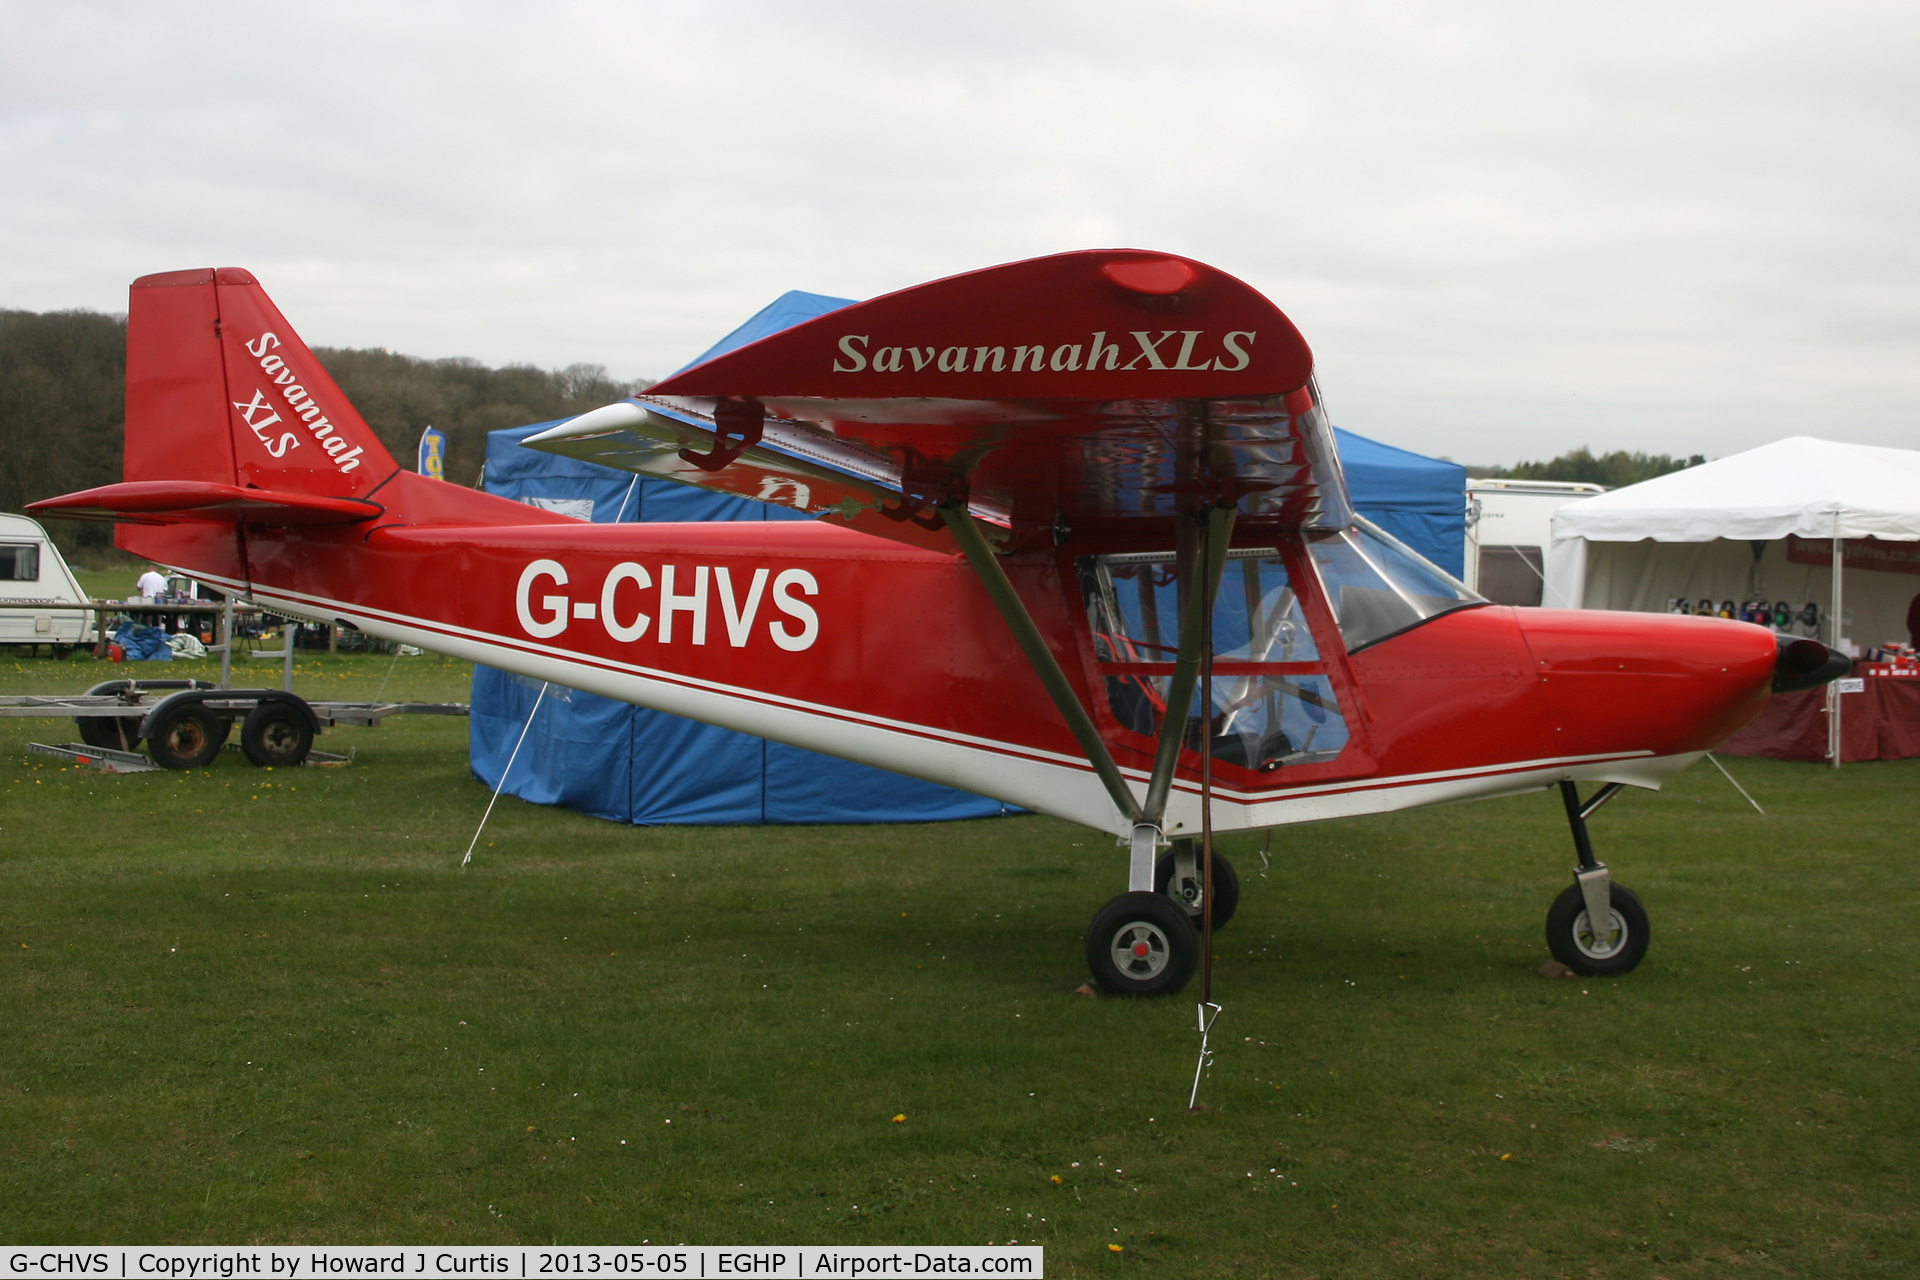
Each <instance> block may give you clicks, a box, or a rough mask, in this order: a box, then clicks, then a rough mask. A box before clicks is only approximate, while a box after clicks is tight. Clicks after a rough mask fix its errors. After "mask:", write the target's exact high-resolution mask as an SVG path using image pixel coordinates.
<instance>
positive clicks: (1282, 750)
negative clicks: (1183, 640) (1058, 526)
mask: <svg viewBox="0 0 1920 1280" xmlns="http://www.w3.org/2000/svg"><path fill="white" fill-rule="evenodd" d="M1080 579H1081V590H1082V593H1083V596H1084V598H1085V600H1086V602H1087V615H1088V622H1089V624H1090V628H1091V630H1092V632H1093V645H1094V656H1095V659H1096V660H1097V661H1098V662H1099V664H1100V667H1101V672H1102V675H1103V676H1104V677H1105V683H1106V693H1107V705H1108V709H1109V710H1110V711H1111V712H1112V713H1113V716H1114V718H1115V719H1116V720H1118V721H1119V722H1120V724H1121V725H1122V726H1123V727H1124V728H1126V729H1129V730H1131V731H1133V732H1135V733H1139V734H1143V735H1146V736H1149V737H1151V736H1154V735H1157V734H1158V733H1159V732H1160V722H1161V720H1162V719H1163V718H1164V716H1165V714H1166V706H1167V692H1168V688H1169V686H1170V685H1171V683H1172V676H1173V664H1174V661H1175V660H1176V659H1177V658H1178V656H1179V648H1180V600H1179V587H1178V585H1177V583H1176V581H1175V576H1174V557H1173V555H1172V554H1171V553H1159V552H1154V553H1144V554H1135V555H1111V556H1092V557H1087V558H1085V559H1083V560H1081V561H1080ZM1213 645H1214V678H1213V681H1212V687H1211V689H1210V690H1208V689H1201V690H1198V691H1196V693H1195V697H1194V706H1193V708H1192V711H1191V712H1190V714H1189V718H1188V728H1187V735H1186V745H1187V747H1188V748H1189V749H1191V750H1195V751H1198V750H1199V749H1200V743H1201V739H1202V737H1203V735H1204V736H1205V738H1206V739H1207V740H1208V744H1209V749H1210V750H1211V752H1212V754H1213V757H1214V759H1216V760H1218V761H1220V762H1221V763H1223V764H1232V765H1238V766H1239V767H1241V768H1244V769H1251V770H1254V771H1256V772H1270V771H1272V770H1275V769H1279V768H1281V767H1282V766H1285V765H1299V764H1316V763H1325V762H1326V761H1329V760H1332V759H1334V758H1335V757H1337V756H1338V755H1339V754H1340V753H1341V751H1342V750H1343V749H1344V748H1345V747H1346V745H1347V742H1348V738H1349V733H1348V730H1347V721H1346V716H1345V714H1344V713H1343V711H1342V710H1341V707H1340V704H1339V698H1338V695H1337V693H1336V691H1335V689H1334V687H1333V683H1332V681H1331V679H1330V678H1329V677H1328V675H1327V672H1326V666H1325V664H1324V662H1323V661H1322V659H1321V654H1320V650H1319V647H1318V646H1317V645H1316V644H1315V642H1314V637H1313V630H1312V628H1311V627H1310V626H1309V625H1308V622H1307V617H1306V614H1305V611H1304V610H1303V609H1302V607H1301V602H1300V599H1299V597H1298V596H1297V595H1296V594H1295V591H1294V584H1293V582H1292V580H1291V579H1290V577H1289V574H1288V570H1287V564H1286V561H1285V560H1284V559H1283V558H1282V557H1281V555H1280V553H1279V551H1278V550H1277V549H1275V548H1272V547H1253V548H1242V549H1236V550H1234V551H1230V552H1229V553H1228V554H1227V565H1226V572H1225V574H1224V575H1223V577H1222V578H1221V583H1220V594H1219V595H1218V596H1217V597H1216V598H1215V601H1214V609H1213ZM1209 704H1210V705H1209Z"/></svg>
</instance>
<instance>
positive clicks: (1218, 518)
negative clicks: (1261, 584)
mask: <svg viewBox="0 0 1920 1280" xmlns="http://www.w3.org/2000/svg"><path fill="white" fill-rule="evenodd" d="M939 510H940V515H941V518H942V519H943V520H945V521H946V525H947V528H948V529H949V530H951V531H952V533H953V537H954V541H956V542H958V543H959V544H960V550H961V551H962V552H963V553H965V555H966V557H967V562H968V564H970V565H971V566H972V567H973V571H974V574H975V576H977V577H978V578H979V579H980V585H981V586H982V587H984V588H985V589H986V592H987V595H988V597H989V598H991V599H992V601H993V603H994V606H995V607H996V608H997V609H998V610H999V611H1000V616H1001V618H1002V619H1003V620H1004V621H1005V622H1006V624H1007V629H1008V630H1010V631H1011V632H1013V637H1014V640H1015V641H1016V642H1017V643H1018V644H1019V645H1020V649H1021V651H1022V652H1023V653H1024V654H1025V655H1026V657H1027V661H1028V663H1029V664H1030V665H1031V666H1032V667H1033V671H1034V674H1035V675H1037V676H1038V677H1039V678H1040V683H1041V684H1042V685H1043V686H1044V687H1045V688H1046V690H1047V694H1048V696H1049V697H1051V698H1052V699H1053V704H1054V706H1055V707H1056V708H1058V709H1059V712H1060V715H1061V717H1062V718H1063V719H1064V720H1065V721H1066V723H1067V727H1068V728H1069V729H1070V730H1071V731H1072V732H1073V735H1074V737H1075V739H1076V740H1077V741H1078V742H1079V743H1080V746H1081V749H1082V750H1084V751H1085V752H1086V753H1087V761H1088V763H1090V764H1091V765H1092V766H1093V771H1094V774H1095V775H1096V776H1097V777H1098V778H1099V779H1100V781H1101V783H1102V784H1103V785H1104V786H1105V787H1106V790H1107V794H1108V796H1109V797H1111V798H1112V800H1113V803H1114V808H1115V809H1116V810H1117V811H1118V812H1119V813H1120V814H1121V816H1122V817H1123V819H1124V820H1126V821H1127V822H1129V823H1130V827H1129V829H1128V835H1127V839H1126V845H1127V892H1126V893H1123V894H1121V895H1120V896H1119V897H1117V898H1115V899H1113V900H1112V901H1111V902H1109V903H1107V905H1106V906H1104V907H1102V908H1100V910H1099V911H1098V912H1096V913H1095V914H1094V917H1093V923H1092V924H1091V925H1089V926H1088V928H1087V942H1086V949H1087V964H1088V965H1089V966H1090V967H1091V968H1092V970H1093V975H1094V977H1095V979H1096V980H1098V981H1099V983H1100V985H1101V986H1103V987H1105V988H1106V989H1107V990H1108V991H1111V992H1113V993H1115V994H1118V995H1135V996H1146V995H1171V994H1172V993H1173V992H1176V991H1178V990H1180V988H1182V987H1184V986H1185V985H1186V984H1187V979H1188V978H1190V977H1191V976H1192V975H1193V971H1194V969H1195V968H1196V967H1197V966H1198V964H1199V961H1200V941H1199V935H1198V934H1197V933H1196V932H1195V931H1194V924H1193V919H1192V917H1191V916H1190V914H1189V912H1188V909H1187V906H1186V904H1185V902H1184V901H1176V900H1175V899H1174V898H1172V897H1170V896H1168V894H1167V893H1166V892H1165V881H1164V879H1162V878H1161V877H1159V876H1157V875H1156V872H1157V870H1158V867H1157V866H1156V861H1157V860H1158V859H1157V855H1158V854H1159V852H1160V850H1161V849H1162V848H1163V847H1164V846H1165V845H1166V836H1165V822H1166V817H1165V815H1166V807H1167V797H1168V795H1169V793H1170V792H1171V790H1172V787H1173V775H1174V770H1175V766H1176V765H1177V764H1178V762H1179V756H1180V750H1181V745H1182V742H1183V740H1184V739H1185V737H1186V731H1187V713H1188V710H1189V708H1190V707H1191V706H1192V703H1193V694H1194V686H1195V684H1196V683H1197V681H1198V677H1199V673H1200V657H1201V652H1200V651H1201V645H1202V636H1203V633H1204V627H1205V619H1206V616H1207V613H1208V612H1209V611H1210V610H1211V609H1212V607H1213V598H1214V595H1215V594H1216V593H1217V592H1218V590H1219V587H1220V575H1221V572H1222V571H1223V570H1224V569H1225V568H1226V563H1227V544H1228V541H1229V540H1230V538H1231V536H1232V533H1233V521H1234V509H1233V508H1232V507H1231V506H1226V507H1212V508H1208V509H1207V510H1206V511H1205V513H1204V520H1203V521H1202V520H1195V521H1190V522H1189V521H1183V522H1182V524H1181V526H1180V539H1179V543H1180V545H1179V548H1178V554H1177V556H1176V559H1175V569H1174V572H1175V573H1176V574H1177V575H1178V577H1179V580H1180V598H1181V606H1180V649H1179V654H1178V658H1177V660H1176V662H1175V664H1174V674H1173V677H1172V679H1171V680H1170V681H1169V689H1168V693H1167V699H1166V710H1165V712H1164V718H1163V722H1162V724H1161V727H1160V742H1159V747H1158V750H1157V751H1156V752H1155V755H1154V761H1153V772H1152V773H1151V775H1150V776H1149V778H1148V781H1147V796H1146V802H1145V803H1144V804H1142V803H1141V802H1140V801H1139V800H1138V799H1136V798H1135V797H1134V795H1133V792H1132V789H1131V788H1130V787H1129V786H1128V785H1127V781H1126V779H1125V777H1124V776H1123V775H1122V774H1121V772H1120V769H1119V766H1118V765H1116V764H1115V763H1114V760H1113V755H1112V753H1111V752H1109V751H1108V750H1107V745H1106V743H1105V741H1103V740H1102V739H1101V737H1100V731H1099V729H1098V727H1097V726H1096V725H1095V724H1094V722H1093V718H1092V717H1091V716H1090V715H1088V714H1087V709H1086V708H1085V707H1084V706H1082V705H1081V704H1080V697H1079V694H1078V693H1076V692H1075V690H1074V688H1073V685H1072V683H1071V682H1070V681H1069V680H1068V679H1067V677H1066V673H1065V672H1064V671H1062V670H1061V668H1060V664H1059V661H1058V660H1057V659H1055V658H1054V656H1053V651H1052V650H1051V649H1050V648H1049V647H1048V646H1047V642H1046V638H1045V637H1044V636H1042V635H1041V634H1040V629H1039V628H1038V627H1037V626H1035V625H1034V621H1033V617H1032V615H1031V614H1029V613H1028V612H1027V607H1026V605H1025V603H1024V602H1022V601H1021V599H1020V596H1019V593H1018V592H1016V591H1015V590H1014V589H1013V584H1012V583H1011V582H1010V581H1009V580H1008V578H1007V574H1006V570H1005V569H1003V568H1002V567H1001V565H1000V562H999V560H998V558H997V557H996V556H995V555H994V553H993V549H992V547H990V546H989V545H988V544H987V540H986V537H985V535H983V534H982V533H981V531H980V527H979V525H978V524H976V523H975V522H974V519H973V516H972V514H971V513H970V512H969V511H968V510H967V507H966V503H965V502H964V501H963V500H961V499H958V498H952V499H948V500H946V501H943V502H942V503H941V504H940V507H939ZM1203 525H1204V527H1203ZM1214 866H1215V879H1216V880H1219V881H1220V882H1221V885H1222V888H1221V890H1220V891H1218V892H1217V893H1216V896H1215V901H1214V926H1215V927H1216V928H1217V927H1219V926H1220V925H1221V924H1222V923H1224V916H1225V915H1226V914H1230V911H1231V908H1229V909H1228V911H1227V912H1222V910H1221V903H1222V902H1223V901H1224V900H1225V899H1226V897H1227V895H1226V893H1225V891H1224V886H1225V883H1226V881H1227V879H1228V878H1229V877H1231V876H1232V874H1233V870H1232V868H1231V867H1225V869H1224V874H1222V871H1221V868H1222V867H1223V866H1224V860H1223V859H1221V858H1220V857H1219V855H1218V854H1216V855H1215V856H1214ZM1156 880H1161V884H1159V885H1156V883H1155V882H1156ZM1236 887H1237V886H1236ZM1156 888H1159V889H1161V892H1156V891H1155V890H1156Z"/></svg>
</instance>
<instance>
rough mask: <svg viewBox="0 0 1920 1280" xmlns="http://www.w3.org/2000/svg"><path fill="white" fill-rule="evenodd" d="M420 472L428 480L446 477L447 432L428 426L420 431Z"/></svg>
mask: <svg viewBox="0 0 1920 1280" xmlns="http://www.w3.org/2000/svg"><path fill="white" fill-rule="evenodd" d="M420 474H421V475H423V476H426V477H427V478H428V479H430V480H445V479H446V478H447V433H446V432H444V431H435V430H434V429H433V428H432V427H428V428H427V429H426V430H425V431H422V432H421V433H420Z"/></svg>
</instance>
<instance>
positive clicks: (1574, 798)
mask: <svg viewBox="0 0 1920 1280" xmlns="http://www.w3.org/2000/svg"><path fill="white" fill-rule="evenodd" d="M1619 793H1620V784H1619V783H1617V782H1609V783H1607V784H1606V785H1605V786H1604V787H1601V788H1600V790H1598V791H1596V792H1595V793H1594V795H1593V798H1592V799H1591V800H1588V801H1586V802H1585V803H1582V802H1581V799H1580V791H1579V788H1577V787H1576V786H1574V784H1573V783H1572V782H1562V783H1561V784H1560V799H1561V800H1562V802H1564V803H1565V805H1566V807H1567V826H1568V827H1569V828H1571V829H1572V831H1573V848H1574V852H1575V854H1576V855H1578V857H1579V859H1580V865H1579V867H1578V869H1576V870H1575V871H1574V873H1573V879H1574V882H1573V883H1572V884H1571V885H1569V886H1567V888H1566V889H1565V890H1564V891H1563V892H1562V893H1561V894H1560V896H1559V897H1558V898H1555V899H1554V901H1553V906H1552V907H1550V908H1549V909H1548V911H1547V948H1548V949H1549V950H1550V951H1552V952H1553V958H1554V959H1556V960H1558V961H1559V962H1560V963H1561V964H1564V965H1566V966H1567V968H1569V969H1571V970H1573V971H1574V972H1575V973H1578V974H1582V975H1584V976H1587V977H1611V976H1614V975H1616V974H1622V973H1627V972H1630V971H1631V970H1632V969H1633V968H1634V966H1636V965H1638V964H1639V963H1640V961H1641V960H1642V959H1643V958H1644V957H1645V956H1646V954H1647V943H1648V941H1649V940H1650V934H1649V930H1648V925H1647V909H1646V908H1645V907H1643V906H1641V905H1640V898H1639V896H1638V895H1636V894H1635V893H1634V892H1633V890H1631V889H1629V888H1627V887H1626V886H1625V885H1623V884H1615V883H1613V879H1612V877H1611V876H1610V875H1609V874H1608V871H1607V864H1606V863H1604V862H1601V861H1600V860H1599V859H1597V858H1595V857H1594V856H1593V841H1592V840H1591V839H1590V838H1588V835H1587V819H1588V818H1589V817H1591V816H1592V815H1593V812H1594V811H1595V810H1596V809H1598V808H1599V807H1600V806H1601V805H1603V804H1605V803H1606V802H1607V801H1609V800H1611V799H1613V798H1614V796H1616V795H1618V794H1619ZM1596 922H1599V923H1596Z"/></svg>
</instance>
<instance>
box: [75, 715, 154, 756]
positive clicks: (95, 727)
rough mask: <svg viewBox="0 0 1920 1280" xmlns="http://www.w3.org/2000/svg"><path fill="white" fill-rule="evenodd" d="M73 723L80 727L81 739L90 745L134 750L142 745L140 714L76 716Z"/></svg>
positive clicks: (110, 748) (119, 749) (114, 749)
mask: <svg viewBox="0 0 1920 1280" xmlns="http://www.w3.org/2000/svg"><path fill="white" fill-rule="evenodd" d="M73 723H74V724H75V725H77V726H78V727H79V729H80V741H82V742H84V743H86V744H87V745H88V746H90V747H104V748H106V749H107V750H109V751H134V750H137V749H138V748H139V746H140V717H138V716H75V717H74V718H73Z"/></svg>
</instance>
